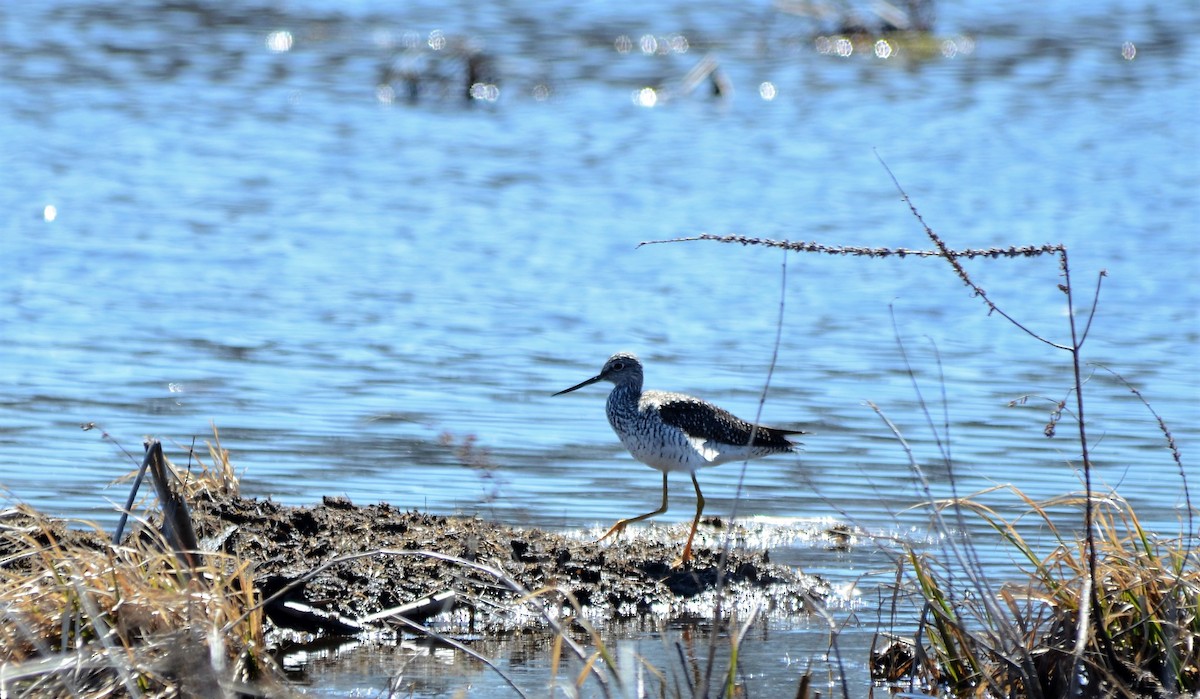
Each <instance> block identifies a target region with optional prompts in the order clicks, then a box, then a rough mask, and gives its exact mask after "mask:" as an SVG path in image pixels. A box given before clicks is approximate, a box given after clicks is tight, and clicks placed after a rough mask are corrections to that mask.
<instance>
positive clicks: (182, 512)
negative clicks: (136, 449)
mask: <svg viewBox="0 0 1200 699" xmlns="http://www.w3.org/2000/svg"><path fill="white" fill-rule="evenodd" d="M146 458H147V459H148V460H149V461H150V477H151V478H152V479H153V480H154V489H155V491H156V492H157V493H158V502H159V505H160V506H161V507H162V514H163V537H164V538H165V539H166V540H167V543H168V544H170V546H171V548H172V549H174V550H175V557H176V558H178V559H179V562H180V563H182V564H183V565H184V566H185V567H186V568H187V569H188V572H189V573H191V572H194V571H195V569H196V568H197V567H199V566H200V564H201V561H200V556H199V554H198V553H197V551H199V549H200V544H199V542H198V541H197V540H196V530H195V529H193V528H192V515H191V513H190V512H188V507H187V503H185V502H184V501H183V497H181V496H180V495H179V494H178V493H176V492H175V491H174V490H172V489H171V481H170V474H169V473H168V472H167V460H166V459H165V458H164V457H163V452H162V443H160V442H159V441H158V440H157V439H153V440H150V441H149V442H147V443H146Z"/></svg>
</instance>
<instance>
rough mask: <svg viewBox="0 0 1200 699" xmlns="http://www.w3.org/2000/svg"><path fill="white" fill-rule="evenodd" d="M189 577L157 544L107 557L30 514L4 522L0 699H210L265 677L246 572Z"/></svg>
mask: <svg viewBox="0 0 1200 699" xmlns="http://www.w3.org/2000/svg"><path fill="white" fill-rule="evenodd" d="M205 559H206V560H205V563H204V564H202V565H201V566H199V567H197V568H196V569H195V570H193V571H188V570H186V569H184V568H182V567H181V566H180V564H179V561H178V559H177V557H176V556H175V555H174V554H173V553H172V552H170V551H168V550H167V549H166V548H165V547H163V546H162V545H161V542H160V541H159V540H157V539H156V538H154V537H152V536H143V537H140V541H137V542H136V543H133V544H132V545H129V546H112V545H110V544H108V543H107V541H106V536H105V535H104V534H103V533H102V532H99V531H73V530H70V529H67V528H66V527H65V526H64V524H63V523H62V522H61V521H56V520H51V519H49V518H46V517H45V516H43V515H40V514H38V513H36V512H34V511H33V510H31V509H28V508H25V507H17V508H12V509H9V510H6V511H4V512H2V513H0V695H3V696H38V697H46V696H80V695H86V696H90V697H106V696H163V695H176V694H199V695H206V696H213V695H220V694H226V693H229V691H230V690H232V689H234V688H237V689H238V691H242V692H244V691H245V687H246V686H247V683H249V682H250V681H251V680H259V679H260V675H262V674H264V671H269V668H270V667H271V666H270V664H269V661H268V660H267V659H266V658H265V657H264V655H263V639H262V628H263V623H262V617H261V612H260V611H258V610H256V609H255V608H254V587H253V580H252V578H251V576H250V574H249V571H248V566H247V565H245V564H242V563H239V562H236V561H233V560H231V559H229V558H226V557H221V556H217V555H213V554H208V555H207V556H206V557H205Z"/></svg>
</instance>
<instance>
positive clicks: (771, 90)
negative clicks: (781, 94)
mask: <svg viewBox="0 0 1200 699" xmlns="http://www.w3.org/2000/svg"><path fill="white" fill-rule="evenodd" d="M775 95H776V91H775V85H774V83H771V82H767V81H764V82H762V83H759V85H758V96H759V97H761V98H763V99H764V100H766V101H767V102H770V101H771V100H773V99H775Z"/></svg>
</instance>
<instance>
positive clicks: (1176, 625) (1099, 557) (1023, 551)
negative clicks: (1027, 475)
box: [873, 488, 1200, 697]
mask: <svg viewBox="0 0 1200 699" xmlns="http://www.w3.org/2000/svg"><path fill="white" fill-rule="evenodd" d="M1011 489H1012V491H1013V492H1014V493H1015V494H1016V495H1017V496H1018V497H1020V498H1021V499H1022V500H1023V501H1024V502H1025V504H1026V505H1027V506H1028V507H1029V511H1030V512H1031V513H1032V514H1033V515H1034V516H1035V517H1037V518H1038V524H1040V525H1042V526H1041V527H1039V529H1041V530H1042V531H1041V533H1040V534H1039V538H1042V537H1043V536H1045V534H1046V533H1048V534H1049V540H1050V542H1051V546H1050V549H1049V552H1048V553H1045V554H1039V549H1038V547H1037V546H1035V545H1034V544H1032V543H1030V541H1028V540H1027V539H1026V538H1025V537H1024V536H1023V535H1022V534H1021V533H1020V532H1019V531H1018V528H1017V525H1016V523H1015V522H1009V521H1005V520H1004V519H1002V518H1001V517H1000V516H998V515H997V513H996V512H995V511H994V510H993V509H991V508H989V507H988V506H985V505H983V504H981V503H980V502H979V501H978V500H977V499H975V497H974V496H973V497H970V498H964V499H959V500H955V501H944V502H940V503H937V505H938V506H939V507H942V508H948V507H953V508H956V509H959V510H960V511H961V512H965V513H970V514H974V515H976V516H979V517H981V518H983V519H984V520H985V521H986V523H987V524H988V525H989V526H991V527H992V528H993V529H994V530H995V532H996V533H997V534H999V535H1000V537H1001V541H1002V543H1004V544H1006V545H1007V546H1008V547H1009V550H1010V551H1011V552H1012V554H1013V555H1014V556H1015V557H1017V559H1018V560H1020V561H1022V562H1023V564H1022V565H1023V567H1024V568H1025V570H1026V572H1027V573H1028V575H1029V577H1028V580H1027V582H1026V583H1025V584H1023V585H1016V584H1007V585H1004V586H1002V587H1000V588H999V589H997V590H994V591H993V590H991V589H990V588H987V587H986V586H984V587H982V588H977V587H975V585H976V583H977V582H979V580H978V578H977V577H976V575H975V574H974V573H973V572H972V571H964V570H962V569H961V568H959V567H958V565H956V564H951V563H948V562H947V561H946V560H942V559H939V558H938V556H937V555H935V554H934V553H933V552H929V551H925V552H918V551H915V550H911V551H909V552H908V560H907V563H908V567H909V570H910V572H909V575H910V576H911V580H912V582H913V583H914V584H915V587H916V589H917V590H918V593H919V595H920V597H921V600H920V603H921V604H922V607H923V608H922V612H921V614H920V617H919V620H918V624H917V633H916V638H915V639H906V640H904V641H903V642H902V643H900V644H897V643H893V644H892V645H890V646H888V647H887V648H886V649H884V650H881V651H879V652H877V653H876V654H875V657H874V658H873V669H874V674H875V676H876V679H881V680H886V681H889V682H893V683H903V684H908V685H917V686H921V687H923V688H924V689H926V690H937V689H940V690H943V691H946V692H947V693H949V694H950V695H952V696H1026V697H1039V696H1050V697H1055V696H1068V695H1070V696H1085V697H1172V696H1190V695H1192V694H1194V693H1196V692H1200V559H1198V557H1197V552H1196V551H1195V550H1193V549H1192V548H1190V547H1191V545H1192V544H1193V543H1194V541H1189V538H1188V537H1184V538H1179V539H1161V538H1159V537H1157V536H1156V535H1154V534H1152V533H1150V532H1147V531H1146V530H1145V529H1143V528H1142V526H1141V523H1140V522H1139V521H1138V519H1137V516H1136V515H1135V513H1134V511H1133V509H1132V508H1131V507H1130V506H1129V503H1127V502H1126V501H1125V500H1123V499H1122V498H1120V497H1119V496H1117V495H1116V494H1110V495H1109V496H1107V497H1105V498H1103V499H1100V498H1097V499H1096V502H1095V503H1094V508H1095V509H1094V512H1095V515H1096V517H1095V520H1094V521H1095V525H1096V530H1095V543H1096V560H1095V565H1096V570H1095V573H1096V575H1095V577H1094V578H1093V577H1092V574H1091V573H1090V572H1089V561H1088V547H1087V545H1086V541H1085V539H1084V538H1083V537H1082V536H1076V535H1075V534H1073V533H1072V534H1064V533H1063V532H1061V531H1059V529H1058V527H1057V526H1056V525H1055V523H1054V521H1052V518H1051V514H1050V513H1051V511H1052V510H1053V509H1057V508H1061V507H1069V508H1079V507H1081V506H1082V505H1083V496H1082V495H1078V496H1068V497H1063V498H1059V499H1057V500H1055V501H1052V502H1050V503H1044V504H1042V503H1035V502H1033V501H1031V500H1029V499H1028V498H1026V497H1025V496H1024V495H1022V494H1021V493H1020V492H1019V491H1017V490H1016V489H1015V488H1011ZM1022 528H1023V529H1026V530H1027V528H1028V527H1027V525H1023V526H1022ZM1042 546H1043V547H1042V550H1043V551H1045V546H1044V545H1042ZM950 558H954V557H953V556H950ZM1091 580H1096V581H1097V587H1096V589H1095V590H1094V596H1093V590H1092V589H1091V586H1090V581H1091ZM985 595H987V597H985ZM1093 598H1094V599H1095V600H1098V603H1099V604H1098V607H1099V613H1098V614H1097V615H1096V617H1097V618H1094V619H1090V618H1089V617H1091V616H1092V614H1093V612H1092V609H1093V607H1092V599H1093ZM993 602H998V603H999V604H998V605H993Z"/></svg>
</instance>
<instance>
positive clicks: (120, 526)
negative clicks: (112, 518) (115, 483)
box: [112, 450, 150, 546]
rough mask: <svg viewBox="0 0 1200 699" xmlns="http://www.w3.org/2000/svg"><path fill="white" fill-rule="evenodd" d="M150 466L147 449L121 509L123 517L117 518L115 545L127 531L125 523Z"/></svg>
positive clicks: (113, 539)
mask: <svg viewBox="0 0 1200 699" xmlns="http://www.w3.org/2000/svg"><path fill="white" fill-rule="evenodd" d="M149 466H150V451H149V450H147V451H146V458H144V459H142V465H141V466H140V467H139V468H138V472H137V477H136V478H134V479H133V488H132V489H131V490H130V491H129V498H128V499H127V500H125V507H124V508H123V509H122V510H121V519H119V520H117V531H115V532H113V538H112V542H113V546H116V545H117V544H120V543H121V535H122V534H124V533H125V524H126V523H127V522H129V513H130V512H131V511H132V510H133V501H134V500H135V499H136V498H137V493H138V489H139V488H141V487H142V481H143V480H145V478H146V469H147V468H148V467H149Z"/></svg>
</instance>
